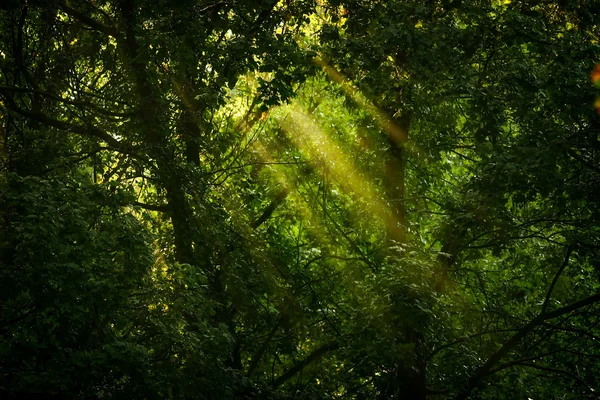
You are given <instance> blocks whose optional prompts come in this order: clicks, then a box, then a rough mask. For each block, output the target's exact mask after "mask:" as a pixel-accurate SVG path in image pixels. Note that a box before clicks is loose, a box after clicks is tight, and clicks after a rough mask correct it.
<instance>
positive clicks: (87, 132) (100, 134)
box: [5, 97, 127, 150]
mask: <svg viewBox="0 0 600 400" xmlns="http://www.w3.org/2000/svg"><path fill="white" fill-rule="evenodd" d="M5 99H6V100H7V103H8V104H9V105H10V108H9V110H11V111H14V112H16V113H17V114H19V115H21V116H23V117H26V118H29V119H32V120H34V121H38V122H40V123H42V124H45V125H49V126H52V127H54V128H58V129H62V130H65V131H70V132H75V133H78V134H80V135H83V136H95V137H97V138H99V139H102V140H103V141H105V142H106V143H108V144H109V145H111V146H112V147H114V148H115V149H122V150H126V149H127V148H126V146H125V145H124V144H123V143H121V142H119V141H118V140H117V139H115V138H114V137H112V136H111V135H110V134H108V133H107V132H105V131H103V130H102V129H99V128H97V127H95V126H91V125H75V124H71V123H68V122H64V121H60V120H58V119H54V118H51V117H49V116H47V115H45V114H43V113H41V112H37V111H30V110H23V109H21V108H19V107H17V106H16V104H15V103H14V102H13V101H12V100H10V99H9V98H7V97H5Z"/></svg>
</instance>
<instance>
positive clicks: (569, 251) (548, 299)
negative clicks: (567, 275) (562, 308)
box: [542, 244, 573, 314]
mask: <svg viewBox="0 0 600 400" xmlns="http://www.w3.org/2000/svg"><path fill="white" fill-rule="evenodd" d="M572 252H573V245H572V244H570V245H569V247H568V248H567V254H566V255H565V259H564V260H563V263H562V265H561V266H560V268H559V269H558V271H557V272H556V275H554V279H552V283H551V284H550V288H549V289H548V293H547V294H546V299H545V300H544V304H543V305H542V314H544V313H545V312H546V309H547V308H548V303H549V302H550V297H551V296H552V291H554V286H556V282H557V281H558V278H559V277H560V275H561V274H562V273H563V271H564V270H565V268H566V267H567V265H569V257H571V253H572Z"/></svg>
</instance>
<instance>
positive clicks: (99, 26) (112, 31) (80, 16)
mask: <svg viewBox="0 0 600 400" xmlns="http://www.w3.org/2000/svg"><path fill="white" fill-rule="evenodd" d="M58 6H59V7H60V8H61V9H62V10H63V11H64V12H65V13H66V14H67V15H69V16H71V17H73V18H75V19H77V20H79V21H81V22H83V23H84V24H86V25H88V26H89V27H91V28H93V29H95V30H97V31H99V32H102V33H105V34H107V35H109V36H112V37H114V38H116V37H117V36H118V35H119V31H118V30H117V29H116V28H115V27H112V26H109V25H105V24H103V23H101V22H98V21H96V20H95V19H94V18H92V17H90V16H88V15H85V14H84V13H82V12H80V11H77V10H75V9H74V8H72V7H70V6H69V5H68V4H66V3H65V2H62V1H61V2H59V3H58Z"/></svg>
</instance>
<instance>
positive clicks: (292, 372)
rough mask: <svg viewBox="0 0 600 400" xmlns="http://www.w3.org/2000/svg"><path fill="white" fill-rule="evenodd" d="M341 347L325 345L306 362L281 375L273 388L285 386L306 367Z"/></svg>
mask: <svg viewBox="0 0 600 400" xmlns="http://www.w3.org/2000/svg"><path fill="white" fill-rule="evenodd" d="M339 347H340V345H339V344H338V343H337V342H332V343H328V344H325V345H323V346H321V347H319V348H317V349H316V350H315V351H313V352H312V353H310V354H309V355H308V356H307V357H306V358H305V359H304V360H302V361H300V362H298V363H297V364H295V365H293V366H292V367H291V368H290V369H288V370H287V371H286V372H284V373H283V374H282V375H280V376H279V378H277V379H275V381H274V382H273V387H274V388H277V387H279V386H281V385H283V384H284V383H285V382H287V381H288V380H289V379H291V378H292V377H293V376H294V375H296V374H297V373H298V372H300V371H302V370H303V369H304V367H306V366H307V365H309V364H310V363H312V362H315V361H317V360H318V359H320V358H321V357H323V356H324V355H325V354H327V353H328V352H330V351H332V350H336V349H338V348H339Z"/></svg>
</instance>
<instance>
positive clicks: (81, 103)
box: [0, 86, 135, 117]
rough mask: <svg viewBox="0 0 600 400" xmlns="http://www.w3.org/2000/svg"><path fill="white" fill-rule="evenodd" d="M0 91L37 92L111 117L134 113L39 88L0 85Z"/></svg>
mask: <svg viewBox="0 0 600 400" xmlns="http://www.w3.org/2000/svg"><path fill="white" fill-rule="evenodd" d="M0 91H11V92H18V93H32V94H39V95H40V96H43V97H46V98H48V99H51V100H55V101H59V102H61V103H64V104H70V105H72V106H81V107H87V108H90V109H92V110H94V111H96V112H98V113H100V114H103V115H107V116H111V117H131V116H133V115H135V112H133V111H131V112H124V113H121V112H116V111H109V110H105V109H104V108H102V107H100V106H98V105H96V104H92V103H88V102H85V101H76V100H68V99H63V98H62V97H58V96H55V95H53V94H50V93H46V92H43V91H41V90H35V89H27V88H16V87H5V86H0Z"/></svg>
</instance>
